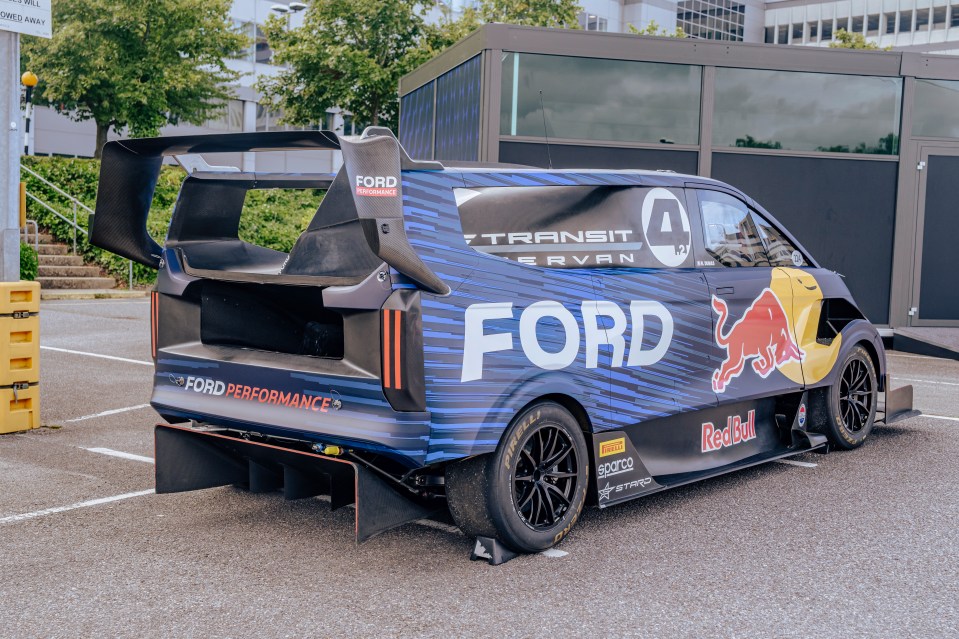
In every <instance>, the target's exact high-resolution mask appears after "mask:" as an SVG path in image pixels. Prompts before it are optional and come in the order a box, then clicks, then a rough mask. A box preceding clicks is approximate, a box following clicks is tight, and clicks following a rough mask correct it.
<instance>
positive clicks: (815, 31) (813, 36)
mask: <svg viewBox="0 0 959 639" xmlns="http://www.w3.org/2000/svg"><path fill="white" fill-rule="evenodd" d="M806 26H807V27H808V28H809V41H810V42H819V23H818V22H809V23H807V25H806Z"/></svg>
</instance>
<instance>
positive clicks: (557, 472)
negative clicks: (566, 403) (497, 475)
mask: <svg viewBox="0 0 959 639" xmlns="http://www.w3.org/2000/svg"><path fill="white" fill-rule="evenodd" d="M577 462H578V460H577V455H576V450H575V449H574V447H573V442H572V441H571V440H570V438H569V436H568V435H566V433H565V432H564V431H563V430H562V429H561V428H559V427H557V426H555V425H552V424H544V425H542V426H541V427H540V428H539V429H537V430H536V431H535V432H533V433H531V434H530V437H529V439H527V440H526V443H525V444H524V445H523V448H522V450H521V451H520V459H519V463H518V464H517V466H516V470H515V472H514V475H513V503H514V504H515V507H516V511H517V512H518V513H519V516H520V518H521V519H522V520H523V522H524V523H525V524H526V525H527V526H529V527H530V528H532V529H533V530H546V529H549V528H552V527H553V526H555V525H556V522H558V521H560V520H561V519H562V518H563V515H564V514H565V513H566V512H567V511H568V510H569V508H570V506H571V505H572V503H573V498H574V491H575V489H576V485H577V483H578V479H579V471H578V468H577Z"/></svg>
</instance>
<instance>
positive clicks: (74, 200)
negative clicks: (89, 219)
mask: <svg viewBox="0 0 959 639" xmlns="http://www.w3.org/2000/svg"><path fill="white" fill-rule="evenodd" d="M20 170H21V171H26V172H27V174H28V175H30V176H31V177H33V178H36V179H37V180H40V181H41V182H42V183H44V184H46V185H47V186H49V187H50V188H51V189H53V190H54V191H56V192H57V193H59V194H60V195H62V196H63V197H65V198H67V199H68V200H70V202H71V204H73V221H72V222H71V221H70V220H69V219H68V218H67V217H66V216H64V215H63V214H62V213H60V211H58V210H56V209H55V208H53V207H52V206H50V205H49V204H47V203H46V202H44V201H43V200H41V199H40V198H38V197H37V196H36V195H34V194H33V193H31V192H30V191H26V194H27V197H28V198H30V199H32V200H33V201H34V202H36V203H37V204H39V205H40V206H42V207H43V208H45V209H47V210H48V211H50V212H51V213H53V214H54V215H56V216H57V217H58V218H60V219H61V220H63V221H64V222H66V223H67V224H69V225H70V226H72V227H73V254H74V255H76V254H77V231H80V232H81V233H83V234H84V235H86V236H88V237H89V235H90V233H89V232H88V231H87V230H86V229H85V228H83V227H82V226H80V225H79V224H78V223H77V209H78V208H81V209H83V210H84V211H86V212H88V213H90V214H91V215H92V214H93V213H94V211H93V209H91V208H90V207H89V206H87V205H86V204H84V203H83V202H81V201H80V200H78V199H77V198H76V197H74V196H72V195H70V194H69V193H67V192H66V191H64V190H63V189H61V188H60V187H59V186H57V185H56V184H54V183H53V182H51V181H50V180H48V179H46V178H45V177H43V176H42V175H40V174H39V173H37V172H36V171H34V170H33V169H31V168H30V167H27V166H24V165H22V164H21V165H20ZM34 225H36V222H34ZM37 230H38V231H39V227H37ZM37 235H39V233H38V234H37ZM127 261H128V262H129V280H128V287H129V289H130V290H131V291H132V290H133V260H127Z"/></svg>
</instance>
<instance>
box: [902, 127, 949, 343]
mask: <svg viewBox="0 0 959 639" xmlns="http://www.w3.org/2000/svg"><path fill="white" fill-rule="evenodd" d="M918 168H919V169H920V172H919V192H918V197H917V200H916V201H917V203H918V211H917V215H916V248H915V253H914V259H915V268H914V270H913V287H912V303H911V304H910V307H911V308H912V310H911V311H910V325H911V326H959V292H957V286H956V274H957V271H959V257H957V248H959V244H957V241H959V198H957V197H956V188H955V187H956V184H957V182H959V145H957V144H943V145H923V146H922V147H920V149H919V165H918Z"/></svg>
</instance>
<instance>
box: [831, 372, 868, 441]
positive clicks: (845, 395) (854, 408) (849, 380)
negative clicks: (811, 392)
mask: <svg viewBox="0 0 959 639" xmlns="http://www.w3.org/2000/svg"><path fill="white" fill-rule="evenodd" d="M875 403H876V384H875V376H874V375H873V376H870V374H869V369H868V368H867V367H866V363H865V362H863V361H862V360H860V359H853V360H851V361H850V362H849V363H848V364H847V365H846V368H845V369H843V371H842V377H841V378H840V379H839V415H840V417H841V418H842V421H843V425H845V427H846V430H848V431H849V432H851V433H859V432H862V430H863V429H864V428H866V426H868V425H870V424H871V418H872V416H873V414H874V413H873V408H874V407H875Z"/></svg>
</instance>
